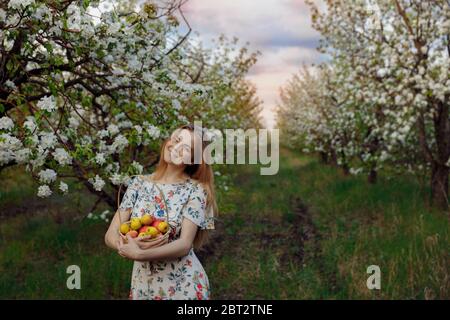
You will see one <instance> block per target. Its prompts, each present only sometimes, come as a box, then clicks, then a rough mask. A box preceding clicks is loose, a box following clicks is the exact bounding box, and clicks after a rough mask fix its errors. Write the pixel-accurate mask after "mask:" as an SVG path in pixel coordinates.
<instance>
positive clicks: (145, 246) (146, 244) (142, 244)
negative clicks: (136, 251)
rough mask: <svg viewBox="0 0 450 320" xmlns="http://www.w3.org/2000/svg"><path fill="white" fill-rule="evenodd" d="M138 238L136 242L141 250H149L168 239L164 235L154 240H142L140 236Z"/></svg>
mask: <svg viewBox="0 0 450 320" xmlns="http://www.w3.org/2000/svg"><path fill="white" fill-rule="evenodd" d="M136 239H137V240H136V243H137V245H138V246H139V248H140V249H141V250H147V249H150V248H156V247H159V246H160V245H162V244H164V243H165V242H166V241H167V239H164V238H163V237H161V238H160V239H157V240H154V241H144V240H141V239H140V238H136Z"/></svg>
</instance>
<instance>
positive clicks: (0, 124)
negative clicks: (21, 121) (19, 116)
mask: <svg viewBox="0 0 450 320" xmlns="http://www.w3.org/2000/svg"><path fill="white" fill-rule="evenodd" d="M13 128H14V122H13V121H12V120H11V118H9V117H7V116H4V117H1V118H0V130H7V131H9V130H11V129H13Z"/></svg>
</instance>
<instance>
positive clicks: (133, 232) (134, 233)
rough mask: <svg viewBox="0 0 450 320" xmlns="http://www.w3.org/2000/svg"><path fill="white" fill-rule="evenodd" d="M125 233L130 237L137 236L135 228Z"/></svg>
mask: <svg viewBox="0 0 450 320" xmlns="http://www.w3.org/2000/svg"><path fill="white" fill-rule="evenodd" d="M127 235H130V236H131V237H132V238H136V237H137V236H138V232H137V231H136V230H131V231H129V232H128V233H127Z"/></svg>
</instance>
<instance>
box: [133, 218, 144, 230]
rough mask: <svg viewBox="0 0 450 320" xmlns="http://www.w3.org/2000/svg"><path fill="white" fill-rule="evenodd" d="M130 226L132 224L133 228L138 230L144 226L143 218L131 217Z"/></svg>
mask: <svg viewBox="0 0 450 320" xmlns="http://www.w3.org/2000/svg"><path fill="white" fill-rule="evenodd" d="M130 226H131V229H133V230H138V229H139V228H140V227H142V224H141V219H139V218H131V224H130Z"/></svg>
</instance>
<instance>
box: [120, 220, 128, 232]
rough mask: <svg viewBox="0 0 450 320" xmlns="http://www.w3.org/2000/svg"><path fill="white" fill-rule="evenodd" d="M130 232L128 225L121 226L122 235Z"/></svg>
mask: <svg viewBox="0 0 450 320" xmlns="http://www.w3.org/2000/svg"><path fill="white" fill-rule="evenodd" d="M128 231H130V226H129V225H128V223H122V224H121V225H120V233H121V234H127V233H128Z"/></svg>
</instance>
